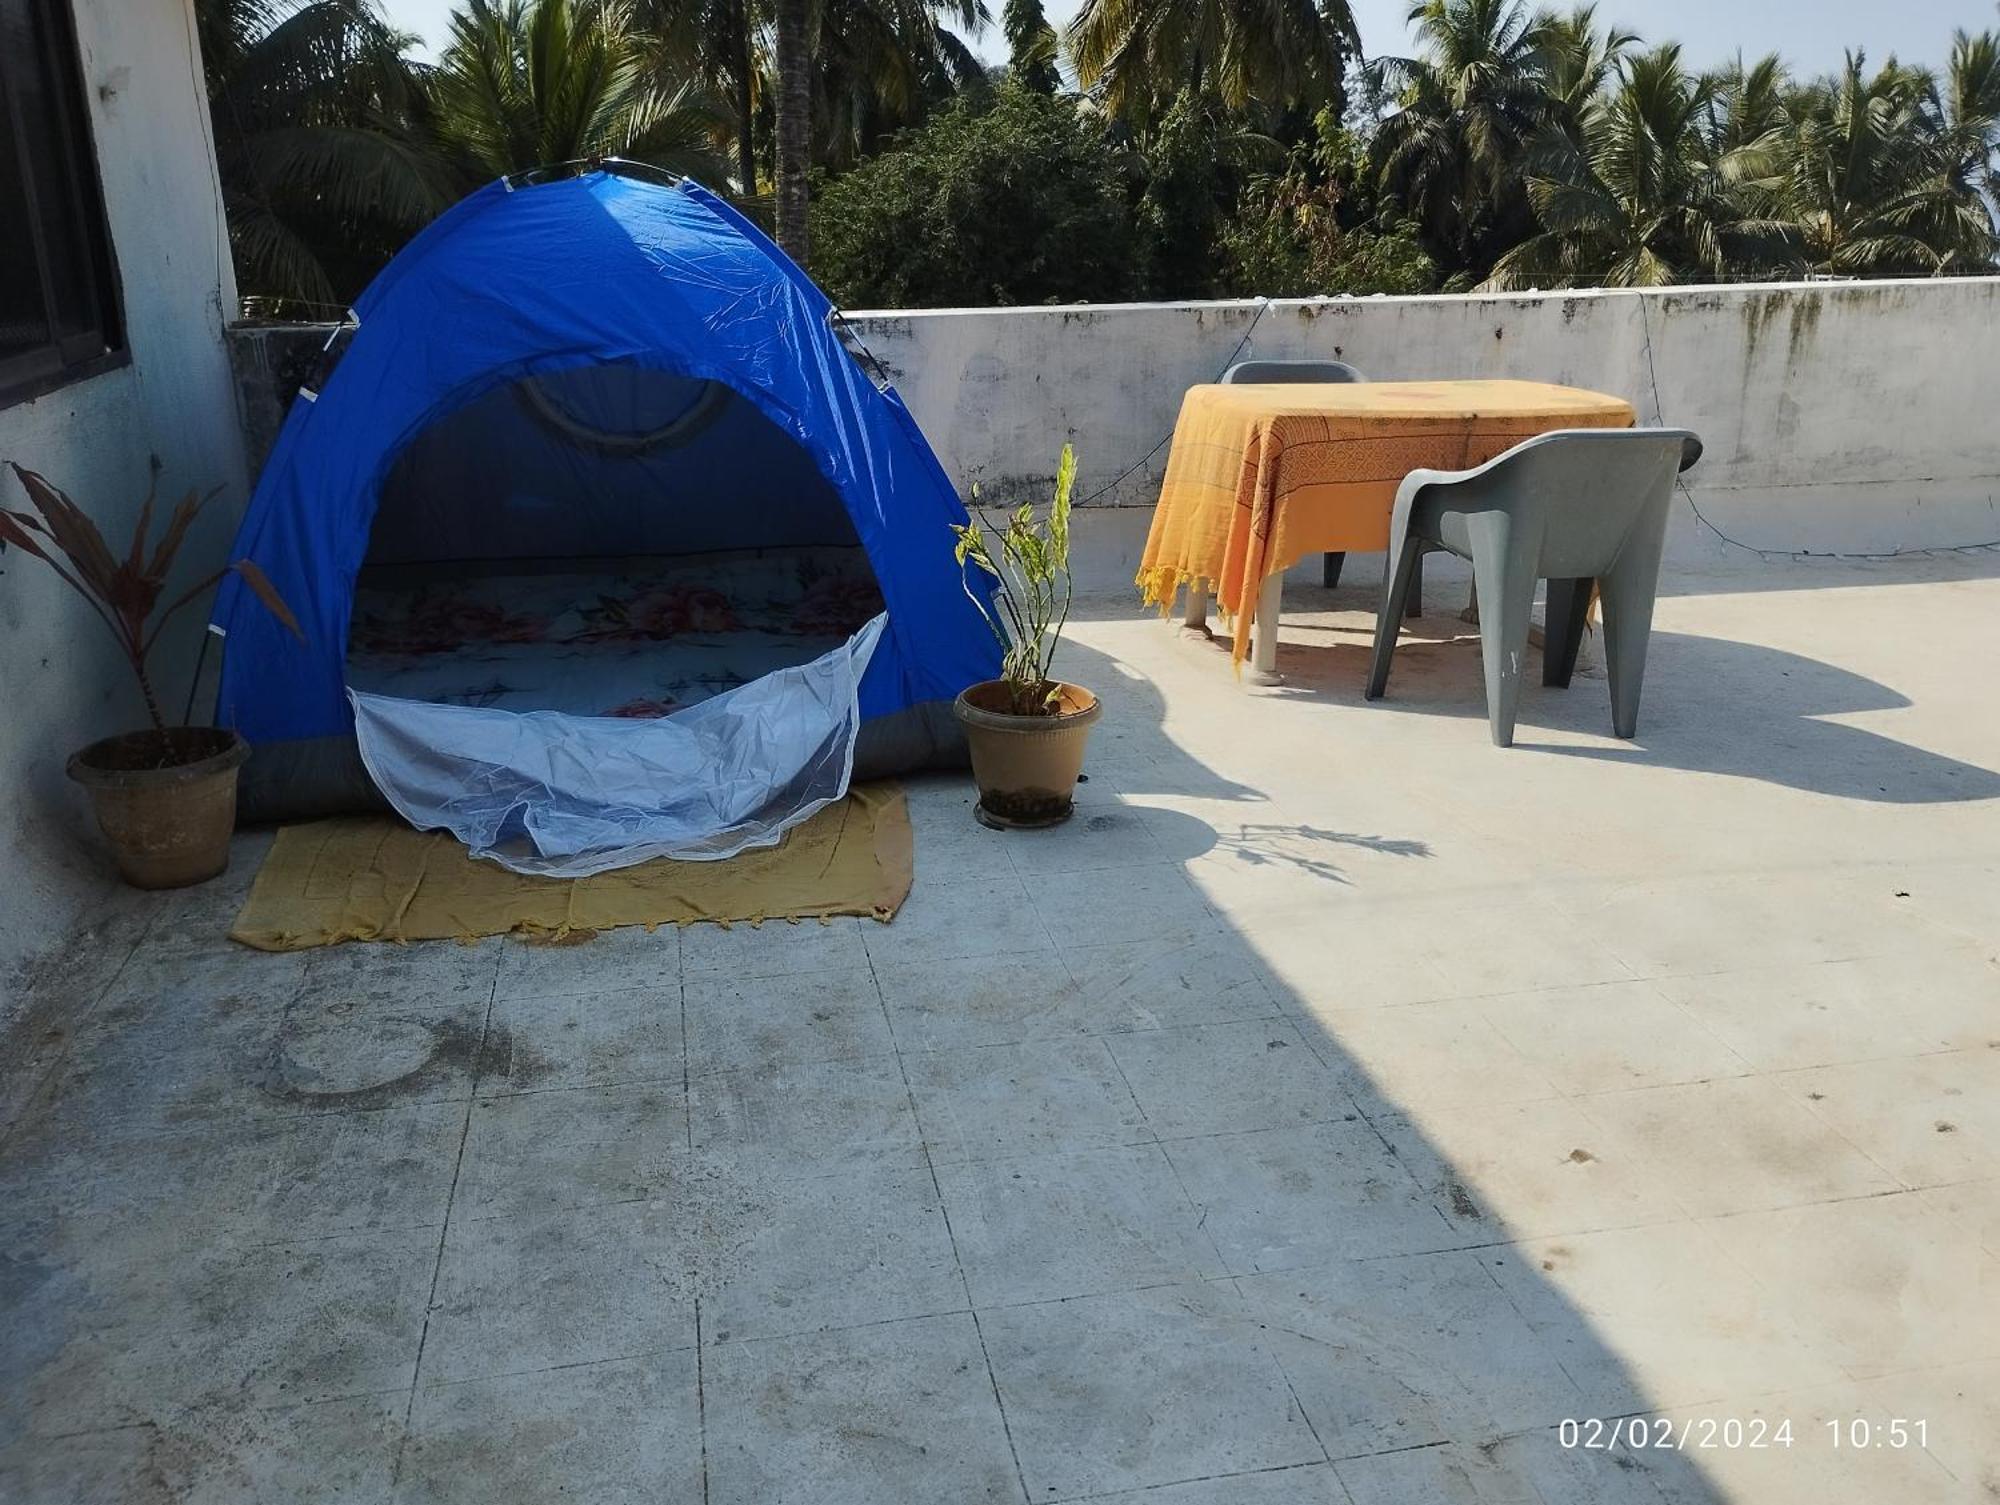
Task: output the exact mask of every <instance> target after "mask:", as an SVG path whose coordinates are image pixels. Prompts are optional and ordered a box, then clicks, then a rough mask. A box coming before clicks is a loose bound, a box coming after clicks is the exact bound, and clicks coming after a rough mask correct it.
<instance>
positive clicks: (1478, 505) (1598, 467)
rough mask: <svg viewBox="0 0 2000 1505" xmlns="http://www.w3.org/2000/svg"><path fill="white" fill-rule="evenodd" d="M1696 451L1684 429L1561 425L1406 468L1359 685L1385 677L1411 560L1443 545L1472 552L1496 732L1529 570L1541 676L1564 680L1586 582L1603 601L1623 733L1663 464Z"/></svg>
mask: <svg viewBox="0 0 2000 1505" xmlns="http://www.w3.org/2000/svg"><path fill="white" fill-rule="evenodd" d="M1700 458H1701V440H1700V439H1699V438H1697V437H1696V436H1695V435H1694V434H1691V433H1689V432H1688V431H1687V430H1686V429H1559V430H1557V431H1555V432H1553V433H1548V434H1541V435H1538V436H1536V437H1535V438H1533V439H1530V440H1528V441H1527V442H1526V443H1524V444H1517V445H1515V446H1514V447H1513V448H1512V449H1510V450H1508V451H1507V452H1506V453H1505V454H1503V455H1500V456H1498V457H1496V458H1494V459H1492V460H1489V461H1487V462H1486V463H1485V464H1484V465H1481V466H1479V467H1478V468H1477V469H1475V470H1460V471H1449V470H1413V471H1411V472H1410V474H1409V475H1408V476H1406V477H1404V479H1403V484H1402V486H1401V487H1400V488H1398V490H1397V492H1396V509H1395V512H1394V514H1393V515H1392V516H1391V519H1390V523H1389V560H1390V570H1389V578H1388V583H1387V586H1386V588H1385V589H1384V590H1383V593H1382V609H1381V612H1380V614H1379V615H1378V616H1377V618H1376V621H1375V657H1374V661H1373V663H1372V664H1371V666H1370V668H1369V673H1368V698H1369V699H1370V700H1377V699H1380V698H1381V695H1382V692H1383V690H1384V689H1386V688H1387V687H1388V683H1389V658H1390V655H1391V654H1393V653H1394V652H1395V648H1396V633H1397V628H1398V624H1399V623H1400V621H1401V619H1402V605H1403V596H1404V592H1405V591H1406V590H1407V589H1408V588H1409V582H1410V580H1411V577H1412V576H1413V575H1414V573H1415V571H1416V567H1417V561H1418V560H1419V559H1421V558H1422V557H1423V556H1424V554H1425V553H1427V552H1428V551H1430V550H1432V549H1443V550H1446V551H1447V552H1449V553H1453V554H1456V555H1458V556H1459V557H1460V558H1462V559H1470V560H1471V561H1472V576H1473V587H1474V589H1475V590H1476V591H1477V593H1478V597H1479V605H1480V612H1479V647H1480V653H1481V656H1482V657H1483V658H1484V659H1485V662H1486V716H1487V721H1488V723H1489V724H1490V726H1491V728H1492V731H1493V742H1494V745H1495V746H1497V747H1508V746H1511V745H1512V744H1513V741H1514V713H1515V710H1516V707H1517V706H1518V705H1519V702H1520V697H1521V660H1522V658H1523V657H1524V656H1525V655H1526V653H1527V648H1528V622H1529V616H1530V614H1531V612H1532V611H1533V609H1534V604H1535V582H1536V581H1537V580H1539V579H1546V580H1547V581H1548V582H1549V604H1548V625H1547V628H1546V631H1545V633H1544V636H1543V643H1544V646H1543V653H1542V683H1543V684H1545V685H1556V686H1567V685H1568V684H1569V681H1570V676H1571V674H1573V673H1574V672H1575V669H1576V654H1577V649H1578V647H1579V646H1581V644H1582V642H1583V631H1584V620H1585V618H1586V617H1587V616H1588V614H1589V611H1590V599H1591V588H1592V586H1593V585H1594V586H1595V587H1596V591H1597V595H1598V597H1599V599H1601V600H1602V601H1603V603H1604V650H1605V663H1606V667H1607V669H1608V671H1609V674H1610V678H1611V724H1612V729H1613V730H1614V731H1615V732H1616V733H1617V734H1618V735H1619V736H1621V737H1631V736H1633V735H1635V734H1636V733H1637V731H1638V726H1639V690H1640V686H1641V685H1642V683H1643V681H1644V679H1645V674H1646V644H1647V640H1648V638H1649V636H1650V635H1651V633H1652V628H1653V598H1654V596H1655V594H1656V593H1657V592H1658V589H1659V579H1660V551H1661V548H1662V546H1663V544H1664V541H1665V538H1666V529H1667V509H1668V505H1669V503H1671V502H1672V500H1673V494H1674V476H1675V474H1676V473H1677V472H1679V471H1683V470H1686V469H1687V468H1688V467H1689V466H1690V465H1693V464H1694V463H1695V461H1696V460H1698V459H1700Z"/></svg>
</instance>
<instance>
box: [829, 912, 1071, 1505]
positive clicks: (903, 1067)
mask: <svg viewBox="0 0 2000 1505" xmlns="http://www.w3.org/2000/svg"><path fill="white" fill-rule="evenodd" d="M1039 918H1040V917H1039V916H1037V920H1038V921H1039ZM861 953H862V955H863V956H864V957H866V958H867V961H868V976H869V979H870V981H872V982H873V983H874V985H875V1001H876V1003H877V1004H878V1005H879V1006H880V1008H881V1010H882V1019H883V1022H884V1023H885V1024H887V1025H888V1028H889V1040H890V1043H891V1044H892V1045H894V1044H895V1043H896V1021H895V1019H894V1018H893V1017H892V1016H891V1014H890V1012H889V1000H888V999H887V998H886V997H885V996H884V995H883V992H882V977H881V974H880V973H879V972H877V971H876V970H875V955H874V953H873V952H872V951H870V950H869V949H868V945H867V942H866V940H865V939H864V940H863V942H862V947H861ZM893 1054H894V1055H895V1057H896V1072H897V1075H899V1076H900V1077H901V1078H902V1081H903V1098H904V1101H905V1102H907V1103H908V1105H909V1109H910V1118H911V1119H912V1121H913V1122H914V1123H915V1124H916V1129H917V1144H918V1148H919V1150H920V1151H921V1153H922V1155H923V1157H924V1169H925V1170H926V1171H927V1172H929V1174H930V1178H931V1195H932V1196H934V1197H936V1198H937V1206H938V1216H939V1218H941V1219H942V1220H943V1222H944V1236H945V1239H946V1241H947V1242H948V1243H949V1244H950V1245H951V1266H952V1269H953V1271H955V1272H956V1273H957V1275H958V1285H959V1289H960V1290H962V1291H963V1292H964V1293H965V1305H966V1310H967V1312H968V1314H969V1315H970V1316H971V1318H972V1332H973V1336H974V1337H976V1338H977V1339H978V1340H979V1358H980V1362H981V1363H983V1364H984V1365H985V1366H986V1383H987V1385H988V1386H990V1387H991V1388H992V1391H993V1405H994V1408H995V1409H996V1410H997V1411H998V1412H999V1413H1000V1431H1001V1434H1002V1435H1003V1436H1004V1437H1005V1438H1006V1439H1007V1456H1008V1458H1009V1459H1010V1460H1011V1461H1012V1462H1013V1465H1014V1480H1015V1482H1016V1483H1017V1484H1019V1485H1020V1486H1021V1498H1022V1500H1023V1501H1024V1502H1027V1505H1033V1496H1032V1495H1031V1494H1030V1493H1029V1491H1028V1475H1027V1471H1026V1470H1025V1469H1023V1468H1022V1466H1021V1450H1020V1449H1019V1448H1018V1447H1016V1446H1015V1444H1014V1428H1013V1426H1012V1424H1011V1423H1010V1422H1009V1421H1008V1420H1007V1403H1006V1401H1005V1400H1003V1399H1002V1398H1001V1395H1000V1377H999V1376H998V1375H997V1374H995V1373H994V1372H993V1357H992V1355H991V1354H989V1353H988V1352H987V1351H986V1334H985V1332H984V1330H982V1329H981V1327H980V1325H979V1313H978V1312H976V1311H973V1310H972V1282H971V1280H970V1279H968V1278H967V1276H966V1273H965V1261H964V1259H963V1258H961V1257H960V1255H959V1252H958V1234H957V1233H956V1232H955V1231H954V1230H953V1229H952V1226H951V1210H950V1209H949V1208H948V1207H946V1206H945V1200H944V1186H943V1185H942V1183H941V1182H940V1181H939V1180H938V1173H937V1165H936V1164H935V1162H933V1161H932V1159H931V1149H930V1139H929V1136H928V1135H926V1134H925V1133H924V1120H923V1115H922V1114H920V1113H919V1112H918V1111H917V1094H916V1089H915V1088H914V1087H912V1086H911V1085H910V1068H909V1064H908V1063H907V1062H906V1061H904V1059H903V1052H902V1050H901V1049H900V1048H898V1049H896V1050H894V1052H893ZM1105 1054H1107V1055H1109V1054H1110V1052H1109V1051H1106V1052H1105Z"/></svg>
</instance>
